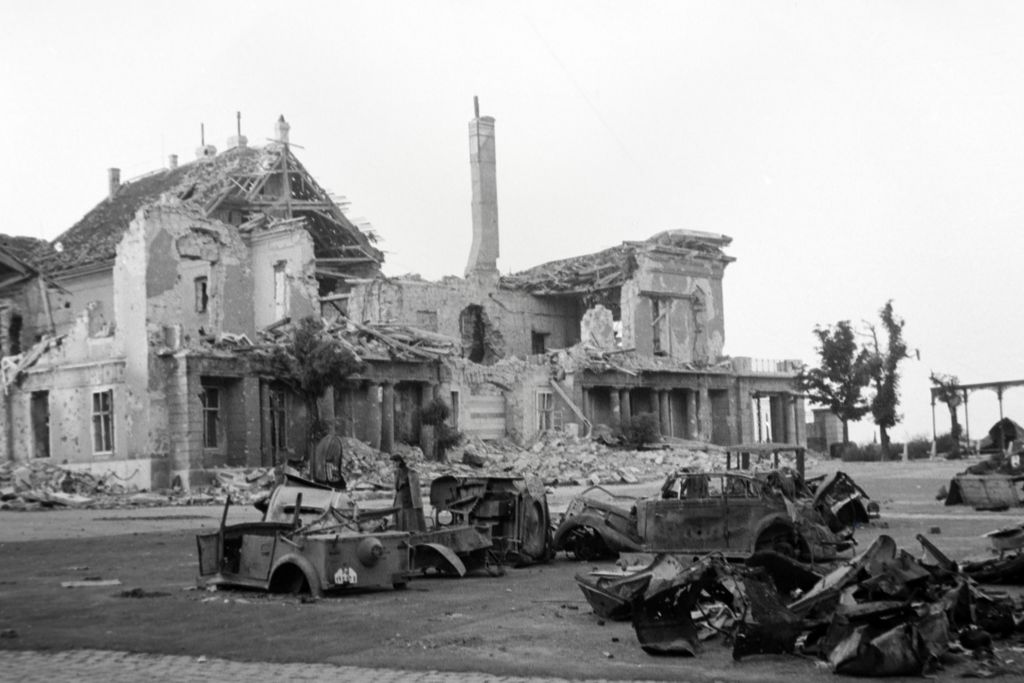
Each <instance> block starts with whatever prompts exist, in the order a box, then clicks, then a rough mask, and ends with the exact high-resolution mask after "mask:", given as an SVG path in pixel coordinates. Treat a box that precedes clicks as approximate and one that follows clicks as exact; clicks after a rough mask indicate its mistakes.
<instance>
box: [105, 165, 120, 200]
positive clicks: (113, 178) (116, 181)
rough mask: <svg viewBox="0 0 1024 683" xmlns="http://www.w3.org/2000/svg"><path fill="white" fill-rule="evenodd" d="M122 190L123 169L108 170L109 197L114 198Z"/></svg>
mask: <svg viewBox="0 0 1024 683" xmlns="http://www.w3.org/2000/svg"><path fill="white" fill-rule="evenodd" d="M120 189H121V169H119V168H108V169H107V190H108V193H107V197H108V198H110V199H113V198H114V195H116V194H117V191H118V190H120Z"/></svg>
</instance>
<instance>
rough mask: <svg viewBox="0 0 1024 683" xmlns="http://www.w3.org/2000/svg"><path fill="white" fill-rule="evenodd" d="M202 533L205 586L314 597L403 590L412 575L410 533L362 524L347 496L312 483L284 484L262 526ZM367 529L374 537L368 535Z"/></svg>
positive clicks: (224, 518) (372, 521) (224, 525)
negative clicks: (351, 591)
mask: <svg viewBox="0 0 1024 683" xmlns="http://www.w3.org/2000/svg"><path fill="white" fill-rule="evenodd" d="M230 505H231V499H230V497H229V498H228V500H227V502H226V503H225V505H224V514H223V516H222V517H221V523H220V527H219V528H218V529H217V531H215V532H212V533H204V534H198V535H197V536H196V542H197V545H198V549H199V579H200V582H201V583H204V584H206V585H208V586H209V585H214V586H216V585H228V586H239V587H245V588H256V589H260V590H266V591H270V592H272V593H309V594H310V595H313V596H314V597H319V596H321V595H322V594H323V593H324V592H326V591H337V590H341V589H352V588H373V589H377V588H391V587H394V588H404V587H405V585H406V584H407V582H408V581H409V578H410V576H411V572H410V544H409V534H407V533H405V532H400V531H385V530H382V528H381V525H380V523H379V519H370V520H369V521H361V520H360V515H359V512H358V510H357V508H356V506H355V503H354V502H353V501H351V499H349V498H348V496H347V495H346V494H345V492H343V491H336V490H333V489H331V488H329V487H326V486H320V485H317V484H314V483H313V482H294V481H290V482H289V483H287V484H285V485H282V486H278V487H277V488H276V489H275V490H274V492H273V493H272V494H271V497H270V499H269V501H268V505H267V508H266V511H265V512H264V516H263V520H262V521H260V522H246V523H242V524H231V525H229V524H227V516H228V509H229V507H230ZM367 525H369V526H371V527H376V530H374V531H368V530H364V529H366V528H367Z"/></svg>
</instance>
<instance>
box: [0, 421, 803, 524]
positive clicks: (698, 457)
mask: <svg viewBox="0 0 1024 683" xmlns="http://www.w3.org/2000/svg"><path fill="white" fill-rule="evenodd" d="M342 441H343V455H342V475H343V476H344V478H345V481H346V482H347V483H348V487H349V489H351V490H353V491H362V492H373V491H377V492H381V493H382V494H383V492H385V491H386V492H390V491H392V490H393V488H394V467H395V463H394V461H393V460H392V459H391V456H390V455H389V454H387V453H383V452H381V451H379V450H377V449H375V448H373V447H371V446H368V445H367V444H365V443H363V442H362V441H359V440H358V439H354V438H351V437H343V438H342ZM395 454H396V455H400V456H401V457H402V459H403V460H404V461H405V463H406V464H407V465H408V466H409V467H410V468H412V469H413V470H415V471H416V472H417V473H418V474H419V476H420V480H421V481H423V482H424V483H426V482H429V481H430V480H433V479H435V478H437V477H438V476H441V475H443V474H453V475H456V476H490V477H501V476H512V475H516V476H518V475H526V476H533V477H538V478H540V479H541V480H542V481H543V482H544V483H545V484H546V485H548V486H559V485H563V486H564V485H576V484H615V483H629V484H633V483H637V482H643V481H653V480H660V479H662V478H663V477H664V476H665V473H666V472H670V471H674V470H678V469H680V468H691V469H699V470H722V469H724V468H725V455H724V451H723V450H722V449H721V448H719V447H717V446H712V445H710V444H702V443H696V442H684V441H673V442H670V443H666V444H662V446H661V447H660V448H658V449H657V450H622V449H619V448H612V447H610V446H608V445H605V444H604V443H601V442H599V441H593V440H590V439H583V438H578V437H563V436H548V437H545V438H543V439H541V440H539V441H537V442H536V443H535V444H534V445H533V446H532V447H531V448H528V449H523V448H520V447H518V446H516V445H514V444H512V443H511V442H508V441H487V442H485V441H482V440H480V439H477V438H474V437H467V438H466V439H465V440H464V441H463V443H462V444H460V445H459V446H457V447H455V448H453V449H451V450H450V451H449V452H448V453H447V454H446V458H445V461H443V462H439V461H436V460H428V459H427V458H425V457H424V455H423V452H422V451H421V450H420V449H419V448H418V447H416V446H410V445H407V444H396V446H395ZM793 464H794V463H792V462H789V461H788V460H786V458H783V459H782V462H780V465H786V466H790V467H792V466H793ZM208 474H209V483H208V484H207V485H205V486H198V487H197V486H192V487H191V488H190V489H188V490H185V489H184V487H182V486H180V485H175V486H173V487H172V488H171V489H169V490H167V491H160V492H149V491H145V490H143V489H140V488H139V487H138V486H136V485H134V484H131V483H130V482H128V481H126V480H125V479H122V478H121V477H119V476H118V475H117V474H116V473H113V472H107V473H105V474H95V473H90V472H88V471H84V470H80V469H77V468H71V467H66V466H60V465H56V464H52V463H49V462H46V461H41V460H33V461H30V462H28V463H13V464H12V463H9V462H8V463H4V464H2V465H0V510H36V509H40V508H51V507H83V508H116V507H131V506H140V505H143V506H158V505H206V504H219V503H223V502H224V500H225V499H226V498H227V496H228V495H230V496H231V498H232V501H233V502H235V503H238V504H249V503H252V502H256V501H258V500H260V499H262V498H264V497H266V496H267V495H268V493H269V491H270V489H271V488H272V487H273V485H274V482H275V480H276V478H277V475H276V474H275V471H274V469H273V468H223V469H213V470H209V472H208Z"/></svg>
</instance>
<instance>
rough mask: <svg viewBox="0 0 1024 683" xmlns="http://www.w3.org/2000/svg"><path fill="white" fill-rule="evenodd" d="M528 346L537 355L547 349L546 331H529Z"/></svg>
mask: <svg viewBox="0 0 1024 683" xmlns="http://www.w3.org/2000/svg"><path fill="white" fill-rule="evenodd" d="M530 346H531V348H532V352H533V355H535V356H537V355H540V354H542V353H547V351H548V333H547V332H537V331H536V330H534V331H533V332H531V333H530Z"/></svg>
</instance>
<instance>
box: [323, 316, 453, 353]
mask: <svg viewBox="0 0 1024 683" xmlns="http://www.w3.org/2000/svg"><path fill="white" fill-rule="evenodd" d="M338 315H339V317H340V318H342V319H343V320H345V321H346V322H347V323H348V324H350V325H352V327H354V328H356V329H357V330H359V331H360V332H363V333H364V334H368V335H370V336H371V337H373V338H375V339H378V340H380V341H382V342H384V343H385V344H387V345H388V346H390V347H392V348H395V349H398V350H400V351H405V352H406V353H411V354H412V355H414V356H419V357H420V358H425V359H427V360H437V359H438V357H439V356H443V355H448V354H447V353H446V352H443V351H432V352H431V351H427V350H425V349H418V348H416V347H414V346H409V345H408V344H403V343H402V342H400V341H396V340H394V339H392V338H390V337H389V336H388V335H386V334H381V333H380V332H377V331H376V330H374V329H372V328H370V327H367V326H366V325H362V324H360V323H357V322H356V321H355V320H352V318H349V317H348V316H347V315H345V314H343V313H340V312H339V314H338Z"/></svg>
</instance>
